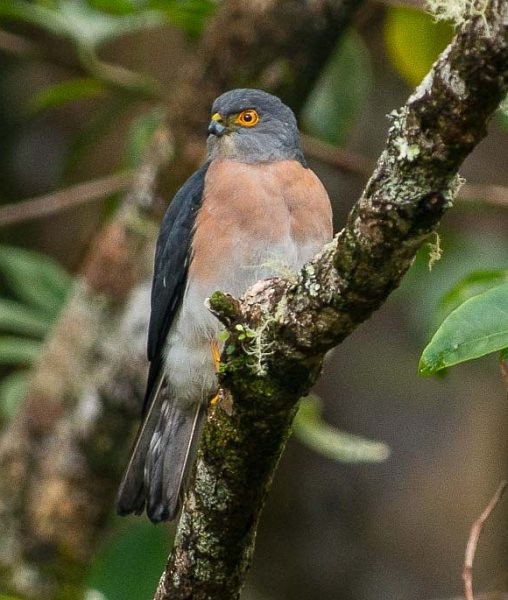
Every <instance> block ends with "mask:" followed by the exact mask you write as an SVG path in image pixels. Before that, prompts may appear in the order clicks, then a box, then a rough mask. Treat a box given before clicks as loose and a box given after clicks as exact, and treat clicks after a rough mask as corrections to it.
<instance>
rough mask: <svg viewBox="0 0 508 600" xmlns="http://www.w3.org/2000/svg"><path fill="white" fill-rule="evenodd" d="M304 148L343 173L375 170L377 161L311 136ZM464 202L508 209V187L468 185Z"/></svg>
mask: <svg viewBox="0 0 508 600" xmlns="http://www.w3.org/2000/svg"><path fill="white" fill-rule="evenodd" d="M302 146H303V149H304V151H305V154H306V155H307V156H308V157H310V158H315V159H316V160H318V161H321V162H323V163H325V164H328V165H330V166H332V167H336V168H337V169H340V170H341V171H348V172H350V173H355V174H358V175H363V176H365V177H368V176H369V175H370V174H371V173H372V170H373V168H374V163H375V161H374V160H372V159H371V158H369V157H367V156H364V155H362V154H358V153H355V152H351V151H349V150H346V149H344V148H337V147H336V146H333V145H332V144H328V143H327V142H323V141H321V140H318V139H316V138H314V137H312V136H309V135H302ZM457 198H459V199H460V200H461V201H463V202H468V203H474V202H481V203H482V204H488V205H489V206H500V207H503V208H508V187H504V186H502V185H493V184H479V183H466V184H464V185H463V186H462V187H461V188H460V190H459V192H458V194H457Z"/></svg>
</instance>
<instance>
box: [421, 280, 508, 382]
mask: <svg viewBox="0 0 508 600" xmlns="http://www.w3.org/2000/svg"><path fill="white" fill-rule="evenodd" d="M506 274H507V272H505V277H506ZM499 277H500V275H499V273H495V272H494V273H493V274H492V275H491V283H492V282H496V283H497V282H498V281H499ZM467 280H468V282H467V283H466V284H464V283H463V284H462V285H460V284H459V286H456V289H457V287H458V289H459V290H460V289H465V288H468V287H470V285H471V276H468V278H467ZM481 281H482V283H483V284H484V285H485V286H487V285H488V275H487V274H486V273H483V275H482V278H481ZM476 283H478V277H477V281H476ZM452 297H453V296H452ZM507 347H508V282H505V283H503V284H501V285H496V286H495V287H491V289H488V290H487V291H486V292H483V293H481V294H477V295H476V296H473V297H472V298H469V299H468V300H466V301H465V302H463V303H462V304H460V305H459V306H458V307H457V308H456V309H455V310H453V311H452V312H451V313H450V315H449V316H448V317H447V318H446V319H445V320H444V321H443V323H442V324H441V326H440V327H439V329H438V330H437V331H436V333H435V334H434V336H433V338H432V339H431V341H430V342H429V344H428V345H427V347H426V348H425V349H424V351H423V354H422V356H421V359H420V364H419V372H420V375H432V374H434V373H436V372H437V371H440V370H442V369H445V368H446V367H450V366H453V365H456V364H458V363H461V362H465V361H467V360H471V359H473V358H479V357H480V356H485V355H486V354H491V353H492V352H498V351H501V350H503V349H504V348H507Z"/></svg>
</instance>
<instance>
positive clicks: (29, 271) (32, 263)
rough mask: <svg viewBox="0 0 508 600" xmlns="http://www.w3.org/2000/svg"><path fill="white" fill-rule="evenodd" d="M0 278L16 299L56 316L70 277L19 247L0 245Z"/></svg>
mask: <svg viewBox="0 0 508 600" xmlns="http://www.w3.org/2000/svg"><path fill="white" fill-rule="evenodd" d="M0 277H1V278H2V279H4V280H5V282H6V283H7V285H8V286H9V287H10V289H11V291H12V293H13V294H15V296H16V297H17V298H19V299H20V300H22V301H24V302H27V303H28V304H30V305H31V306H33V307H35V308H38V309H39V310H41V311H44V312H45V313H46V314H47V315H49V316H51V317H53V318H54V317H56V316H57V315H58V313H59V312H60V310H61V308H62V306H63V303H64V302H65V300H66V297H67V293H68V291H69V289H70V285H71V281H72V279H71V277H70V276H69V275H68V274H67V273H66V272H65V271H64V270H63V269H62V268H61V267H60V266H59V265H58V264H57V263H56V262H54V261H53V260H51V259H50V258H48V257H47V256H43V255H42V254H38V253H36V252H31V251H29V250H25V249H22V248H15V247H12V246H1V245H0Z"/></svg>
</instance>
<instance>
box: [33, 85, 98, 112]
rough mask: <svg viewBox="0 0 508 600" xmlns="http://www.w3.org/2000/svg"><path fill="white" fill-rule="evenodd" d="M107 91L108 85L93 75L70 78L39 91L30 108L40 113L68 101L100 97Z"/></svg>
mask: <svg viewBox="0 0 508 600" xmlns="http://www.w3.org/2000/svg"><path fill="white" fill-rule="evenodd" d="M106 92H107V88H106V86H105V85H104V84H103V83H102V82H101V81H99V80H97V79H94V78H93V77H79V78H77V79H70V80H68V81H63V82H62V83H57V84H56V85H52V86H50V87H47V88H45V89H43V90H41V91H39V92H37V93H36V94H35V95H34V96H33V97H32V99H31V101H30V104H29V110H30V112H31V113H38V112H41V111H43V110H48V109H50V108H56V107H58V106H62V105H63V104H66V103H67V102H74V101H76V100H85V99H90V98H99V97H100V96H104V94H105V93H106Z"/></svg>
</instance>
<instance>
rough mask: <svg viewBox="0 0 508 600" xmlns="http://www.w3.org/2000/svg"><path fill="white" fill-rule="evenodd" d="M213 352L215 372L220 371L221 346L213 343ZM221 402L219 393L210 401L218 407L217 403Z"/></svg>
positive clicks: (211, 345)
mask: <svg viewBox="0 0 508 600" xmlns="http://www.w3.org/2000/svg"><path fill="white" fill-rule="evenodd" d="M210 347H211V350H212V359H213V364H214V367H215V371H217V372H218V371H219V365H220V350H219V344H217V342H215V341H213V342H211V344H210ZM218 401H219V393H218V392H217V394H215V396H214V397H213V398H212V399H211V400H210V404H211V405H212V406H216V405H217V402H218Z"/></svg>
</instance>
